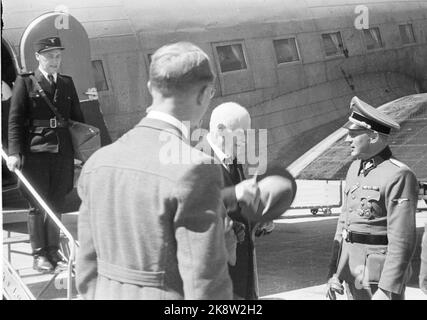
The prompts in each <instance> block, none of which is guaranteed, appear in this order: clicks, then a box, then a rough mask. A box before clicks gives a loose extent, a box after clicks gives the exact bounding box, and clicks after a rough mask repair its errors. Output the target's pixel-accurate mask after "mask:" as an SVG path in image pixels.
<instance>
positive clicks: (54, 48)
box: [39, 47, 65, 53]
mask: <svg viewBox="0 0 427 320" xmlns="http://www.w3.org/2000/svg"><path fill="white" fill-rule="evenodd" d="M64 49H65V48H64V47H50V48H46V49H41V50H40V51H39V53H42V52H46V51H51V50H64Z"/></svg>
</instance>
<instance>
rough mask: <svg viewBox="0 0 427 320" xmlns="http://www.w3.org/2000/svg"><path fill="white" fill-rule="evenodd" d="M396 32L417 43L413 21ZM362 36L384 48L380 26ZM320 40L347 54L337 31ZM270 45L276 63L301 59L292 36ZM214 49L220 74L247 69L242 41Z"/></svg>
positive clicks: (103, 84) (99, 80) (100, 77)
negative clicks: (272, 47)
mask: <svg viewBox="0 0 427 320" xmlns="http://www.w3.org/2000/svg"><path fill="white" fill-rule="evenodd" d="M399 32H400V38H401V41H402V44H411V43H416V39H415V34H414V30H413V27H412V24H410V23H408V24H401V25H399ZM363 35H364V39H365V43H366V49H367V50H374V49H380V48H383V47H384V42H383V39H382V38H381V33H380V29H379V27H373V28H369V29H363ZM322 42H323V48H324V50H325V54H326V56H327V57H330V56H337V55H345V56H347V55H348V52H347V49H346V48H345V47H344V43H343V40H342V36H341V32H340V31H337V32H331V33H323V34H322ZM273 46H274V51H275V54H276V62H277V64H278V65H281V64H285V63H289V62H294V61H300V60H301V57H300V53H299V47H298V45H297V40H296V38H295V37H291V38H283V39H275V40H273ZM215 48H216V54H217V59H218V60H217V62H218V66H219V69H220V71H221V73H227V72H232V71H238V70H244V69H247V62H246V57H245V52H244V46H243V41H235V42H233V43H230V44H226V45H223V44H217V45H215ZM148 60H149V61H151V54H148ZM92 67H93V70H94V75H95V83H96V88H97V90H98V91H106V90H108V84H107V79H106V77H105V71H104V67H103V64H102V60H94V61H92Z"/></svg>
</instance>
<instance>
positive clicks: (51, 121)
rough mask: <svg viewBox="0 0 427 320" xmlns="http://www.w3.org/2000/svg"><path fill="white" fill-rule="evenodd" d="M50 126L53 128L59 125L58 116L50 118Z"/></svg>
mask: <svg viewBox="0 0 427 320" xmlns="http://www.w3.org/2000/svg"><path fill="white" fill-rule="evenodd" d="M49 126H50V127H51V128H52V129H55V128H56V127H57V126H58V121H57V120H56V118H51V119H49Z"/></svg>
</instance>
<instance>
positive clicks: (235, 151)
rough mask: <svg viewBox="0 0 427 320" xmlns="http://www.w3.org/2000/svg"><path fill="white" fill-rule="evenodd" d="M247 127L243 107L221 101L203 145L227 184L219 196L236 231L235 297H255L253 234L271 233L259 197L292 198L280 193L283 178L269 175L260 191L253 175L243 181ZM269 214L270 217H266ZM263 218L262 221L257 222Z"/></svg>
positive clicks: (282, 200)
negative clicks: (275, 192)
mask: <svg viewBox="0 0 427 320" xmlns="http://www.w3.org/2000/svg"><path fill="white" fill-rule="evenodd" d="M250 128H251V117H250V115H249V112H248V111H247V110H246V109H245V108H244V107H242V106H241V105H239V104H237V103H234V102H226V103H223V104H221V105H219V106H217V107H216V108H215V109H214V110H213V111H212V114H211V118H210V123H209V133H208V134H207V136H206V142H205V143H207V144H208V148H207V147H206V145H205V147H204V149H205V151H206V150H208V151H210V152H211V153H213V157H214V158H215V159H216V161H217V162H219V163H221V169H222V175H223V178H224V183H225V186H226V188H225V189H224V190H223V192H222V195H223V199H224V202H225V204H226V209H227V215H228V217H229V218H231V220H232V225H233V229H234V232H235V234H236V240H237V243H236V246H235V248H236V249H235V253H233V252H231V255H233V254H234V255H235V259H232V260H231V261H230V266H229V270H230V275H231V279H232V281H233V291H234V298H235V299H257V298H258V289H257V287H258V286H257V272H256V257H255V243H254V235H255V233H257V235H261V234H266V233H269V232H271V231H272V229H273V227H274V225H273V223H272V220H273V218H275V216H274V214H273V213H272V212H269V214H268V215H265V213H266V212H267V211H269V209H271V206H270V204H271V201H270V202H269V204H268V205H267V204H263V201H260V200H262V199H264V200H266V199H270V198H274V200H273V202H275V203H276V202H277V203H278V202H281V203H282V204H283V203H285V202H286V203H288V200H289V199H291V198H292V197H281V196H282V195H283V193H281V192H282V191H283V190H284V189H283V188H281V186H282V185H285V188H288V187H289V184H283V183H281V181H282V180H283V178H281V179H278V180H274V183H273V184H271V181H273V179H272V178H271V179H270V182H268V183H265V181H264V182H263V186H267V187H266V188H265V190H264V192H260V188H259V186H258V183H257V181H256V180H255V179H256V178H255V179H253V178H250V179H246V180H245V174H244V170H243V165H242V164H243V162H245V161H244V160H245V155H243V154H241V153H240V151H242V150H246V148H245V147H246V144H247V141H246V133H247V130H248V129H250ZM282 171H284V170H282ZM287 178H288V177H287ZM290 178H291V179H293V178H292V177H290ZM270 186H271V188H270ZM273 189H277V195H274V196H273V197H272V196H271V195H270V194H271V192H270V191H271V190H273ZM267 190H268V191H267ZM261 191H262V190H261ZM293 192H295V190H294V191H293ZM279 194H280V195H279ZM280 198H281V199H280ZM266 201H267V200H266ZM267 202H268V201H267ZM289 205H290V203H289ZM265 206H267V207H268V208H267V209H266V212H263V210H258V208H260V207H263V208H265ZM283 208H285V209H284V210H283V211H282V212H280V214H282V213H284V211H285V210H286V209H287V208H288V207H286V205H284V206H283ZM263 214H264V218H263ZM272 214H273V216H271V215H272ZM269 215H270V219H265V218H266V217H268V216H269ZM262 219H263V221H262V223H259V222H260V221H261V220H262Z"/></svg>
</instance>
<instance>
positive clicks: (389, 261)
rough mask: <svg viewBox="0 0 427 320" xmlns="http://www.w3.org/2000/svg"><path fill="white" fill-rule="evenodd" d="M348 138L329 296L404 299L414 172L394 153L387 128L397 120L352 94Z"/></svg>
mask: <svg viewBox="0 0 427 320" xmlns="http://www.w3.org/2000/svg"><path fill="white" fill-rule="evenodd" d="M350 108H351V115H350V117H349V120H350V121H349V122H348V123H347V124H346V125H345V128H347V129H348V136H347V139H346V141H347V142H349V143H350V148H351V155H352V156H353V157H354V158H355V159H356V160H355V161H354V162H353V163H352V164H351V166H350V168H349V170H348V173H347V178H346V187H345V194H344V204H343V208H342V212H341V215H340V217H339V220H338V225H337V230H336V234H335V238H334V246H333V255H332V259H331V264H330V270H329V275H328V278H329V281H328V284H327V296H328V297H329V298H330V299H335V298H336V296H335V294H336V293H339V294H343V291H344V287H343V285H342V282H343V281H344V285H345V288H346V292H347V297H348V298H349V299H373V300H376V299H404V293H405V285H406V282H407V281H408V280H409V277H410V274H411V259H412V256H413V254H414V250H415V244H416V227H415V212H416V206H417V201H418V197H417V196H418V183H417V179H416V177H415V174H414V173H413V172H412V171H411V170H410V169H409V168H408V167H407V166H406V165H404V164H403V163H401V162H399V161H397V160H396V159H394V158H393V157H392V153H391V150H390V148H389V146H388V137H389V133H390V131H391V129H399V128H400V126H399V124H398V123H396V122H395V121H394V120H393V119H392V118H390V117H389V116H387V115H385V114H383V113H381V112H380V111H378V110H377V109H375V108H373V107H372V106H370V105H368V104H367V103H365V102H363V101H361V100H360V99H358V98H357V97H354V98H353V99H352V100H351V106H350Z"/></svg>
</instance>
